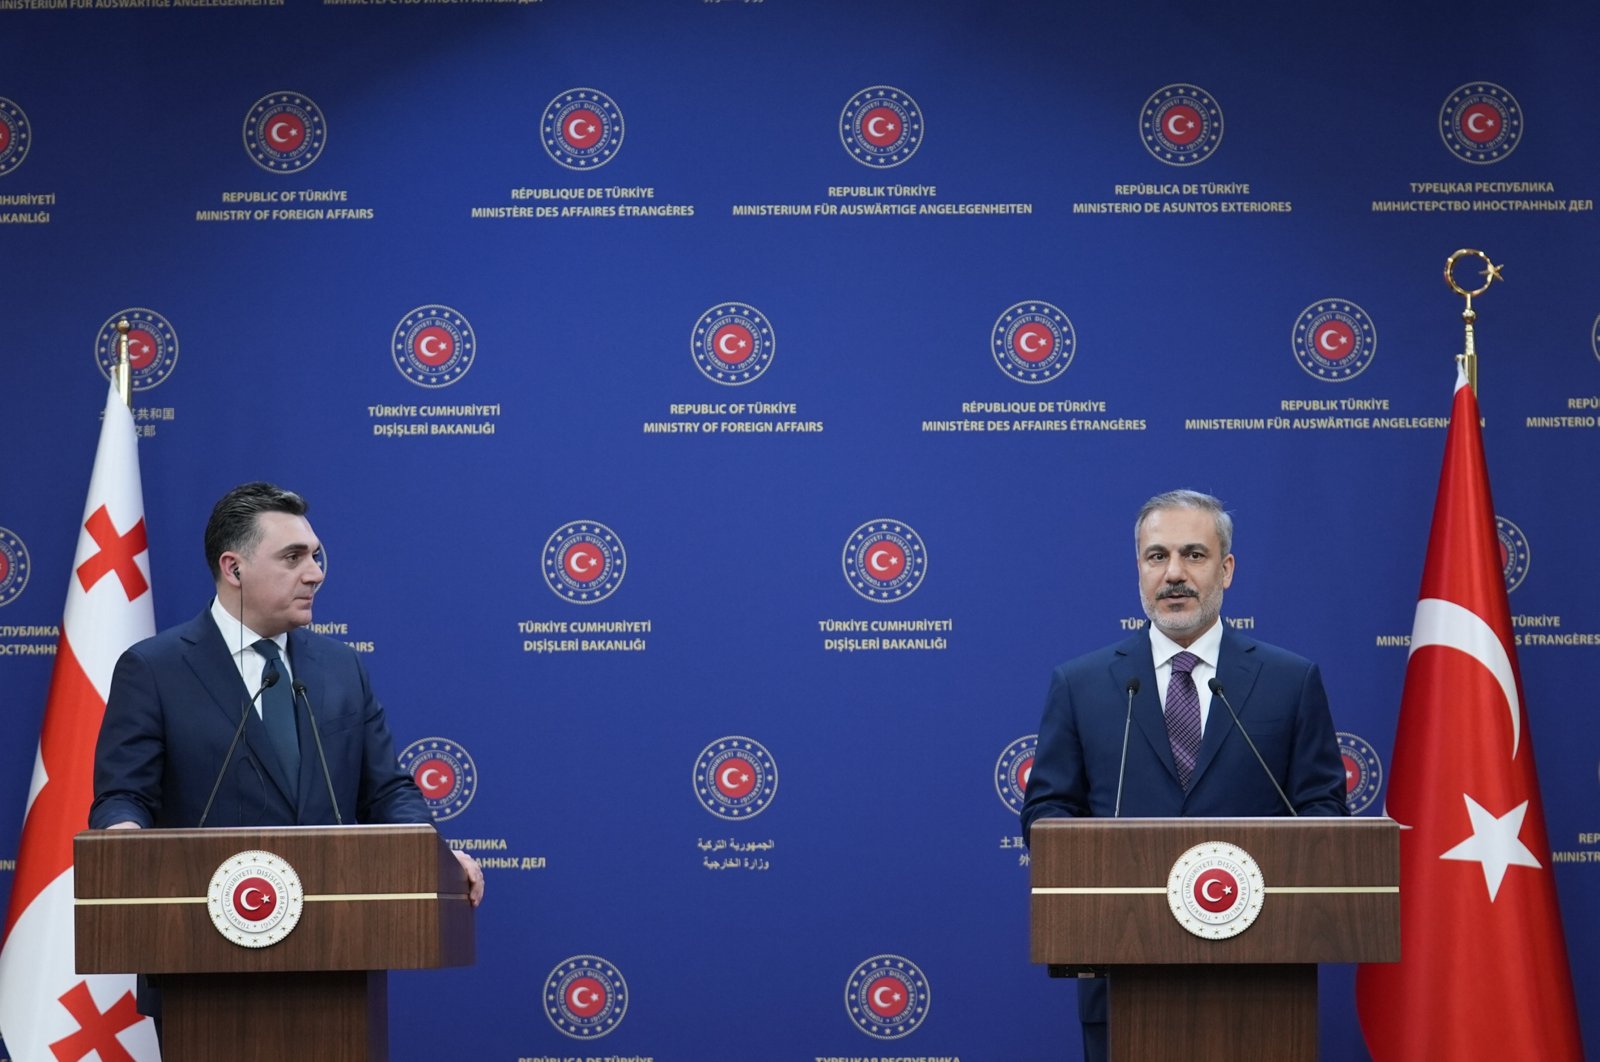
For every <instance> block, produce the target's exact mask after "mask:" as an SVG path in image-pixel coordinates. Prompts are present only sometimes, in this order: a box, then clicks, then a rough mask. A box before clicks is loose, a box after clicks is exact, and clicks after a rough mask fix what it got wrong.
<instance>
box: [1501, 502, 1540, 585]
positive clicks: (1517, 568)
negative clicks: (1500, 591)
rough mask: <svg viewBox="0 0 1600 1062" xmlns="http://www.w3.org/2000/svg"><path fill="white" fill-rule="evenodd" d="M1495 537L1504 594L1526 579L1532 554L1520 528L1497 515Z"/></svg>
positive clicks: (1531, 561)
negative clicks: (1502, 573)
mask: <svg viewBox="0 0 1600 1062" xmlns="http://www.w3.org/2000/svg"><path fill="white" fill-rule="evenodd" d="M1494 533H1495V537H1496V538H1498V539H1499V540H1500V566H1501V568H1502V570H1503V571H1504V572H1505V577H1506V593H1508V594H1509V593H1511V591H1513V590H1515V589H1516V588H1517V587H1519V586H1521V585H1522V580H1524V579H1526V578H1527V577H1528V566H1529V565H1530V564H1532V563H1533V552H1532V550H1531V549H1530V548H1529V546H1528V536H1527V535H1525V534H1523V533H1522V528H1520V527H1518V526H1517V525H1516V524H1514V523H1512V522H1511V521H1510V520H1507V519H1506V518H1505V517H1503V516H1500V515H1499V514H1496V515H1495V518H1494Z"/></svg>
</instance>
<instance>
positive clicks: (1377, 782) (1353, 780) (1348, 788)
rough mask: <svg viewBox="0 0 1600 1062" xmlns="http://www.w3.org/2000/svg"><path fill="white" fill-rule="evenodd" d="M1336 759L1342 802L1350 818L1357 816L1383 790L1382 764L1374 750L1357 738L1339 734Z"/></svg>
mask: <svg viewBox="0 0 1600 1062" xmlns="http://www.w3.org/2000/svg"><path fill="white" fill-rule="evenodd" d="M1338 738H1339V757H1340V758H1341V759H1343V760H1344V798H1345V803H1346V804H1348V805H1349V807H1350V814H1352V815H1359V814H1361V813H1362V812H1363V811H1365V810H1367V809H1368V808H1370V807H1371V806H1372V805H1373V802H1374V801H1376V800H1377V799H1378V792H1379V790H1381V789H1382V788H1383V761H1382V760H1380V759H1379V758H1378V750H1377V749H1375V748H1373V747H1372V743H1371V742H1369V741H1367V739H1366V738H1364V737H1362V736H1361V735H1359V734H1348V733H1346V732H1345V731H1343V730H1341V731H1339V733H1338Z"/></svg>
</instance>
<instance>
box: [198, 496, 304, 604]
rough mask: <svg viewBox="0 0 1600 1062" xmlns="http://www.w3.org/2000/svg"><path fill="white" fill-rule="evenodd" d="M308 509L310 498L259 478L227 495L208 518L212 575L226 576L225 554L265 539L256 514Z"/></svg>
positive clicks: (250, 547) (293, 513)
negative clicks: (223, 557)
mask: <svg viewBox="0 0 1600 1062" xmlns="http://www.w3.org/2000/svg"><path fill="white" fill-rule="evenodd" d="M308 508H310V507H309V506H308V505H306V500H305V499H304V498H302V497H300V495H298V494H296V493H295V492H294V491H292V490H284V489H283V488H282V487H278V486H274V485H273V484H271V483H262V482H260V481H259V480H258V481H257V482H255V483H243V484H240V485H239V486H237V487H235V488H233V489H232V490H230V491H229V492H228V493H226V494H224V495H223V496H222V497H221V498H219V499H218V500H217V504H216V505H214V506H212V507H211V519H209V520H207V521H206V564H207V566H209V567H210V569H211V578H212V579H213V580H220V579H221V578H222V566H221V559H222V555H223V554H224V553H228V552H230V551H231V552H234V553H249V552H250V551H251V550H253V549H255V548H256V546H257V545H258V544H259V543H260V542H261V524H260V522H259V521H258V520H257V519H256V517H258V516H260V515H261V514H262V513H288V514H289V515H290V516H304V515H305V514H306V510H307V509H308Z"/></svg>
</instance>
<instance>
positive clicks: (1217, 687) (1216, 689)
mask: <svg viewBox="0 0 1600 1062" xmlns="http://www.w3.org/2000/svg"><path fill="white" fill-rule="evenodd" d="M1206 685H1208V686H1210V687H1211V692H1212V693H1213V694H1215V695H1216V696H1217V698H1218V699H1219V700H1221V701H1222V705H1223V707H1225V708H1227V709H1228V714H1229V715H1231V716H1233V725H1234V726H1236V727H1238V728H1239V733H1240V734H1242V735H1244V740H1245V744H1247V745H1249V746H1250V751H1251V752H1253V753H1255V754H1256V762H1257V763H1259V764H1261V770H1262V772H1263V773H1265V774H1266V776H1267V781H1269V782H1271V783H1272V788H1273V789H1275V790H1277V792H1278V799H1279V800H1281V801H1283V806H1284V807H1286V808H1288V809H1289V814H1291V815H1294V816H1296V817H1298V816H1299V814H1300V813H1299V812H1298V811H1296V810H1295V809H1294V805H1293V804H1291V803H1289V798H1288V797H1286V796H1284V795H1283V786H1281V785H1279V784H1278V780H1277V779H1276V778H1274V777H1273V776H1272V770H1271V768H1269V767H1268V766H1267V761H1266V760H1264V759H1262V758H1261V750H1260V749H1258V748H1256V743H1255V742H1254V741H1251V740H1250V732H1249V731H1248V730H1246V729H1245V728H1244V724H1243V723H1241V722H1239V713H1238V712H1236V711H1234V710H1233V705H1231V704H1229V703H1228V695H1227V694H1226V693H1225V692H1223V689H1222V683H1220V682H1218V681H1217V680H1216V679H1212V680H1211V681H1210V682H1208V683H1206Z"/></svg>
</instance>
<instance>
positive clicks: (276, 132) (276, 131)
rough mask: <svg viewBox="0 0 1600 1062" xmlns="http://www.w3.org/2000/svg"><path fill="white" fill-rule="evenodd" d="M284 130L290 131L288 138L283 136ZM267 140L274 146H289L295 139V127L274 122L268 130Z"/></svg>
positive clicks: (282, 122) (286, 123)
mask: <svg viewBox="0 0 1600 1062" xmlns="http://www.w3.org/2000/svg"><path fill="white" fill-rule="evenodd" d="M284 129H287V130H289V135H288V136H285V135H283V132H282V131H283V130H284ZM267 138H268V139H270V140H271V141H272V142H273V143H274V144H287V143H289V142H290V141H292V140H293V139H294V126H293V125H291V124H290V123H288V122H284V121H277V122H273V123H272V125H271V126H269V127H268V128H267Z"/></svg>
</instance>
